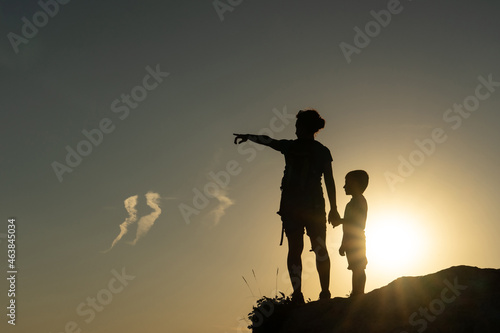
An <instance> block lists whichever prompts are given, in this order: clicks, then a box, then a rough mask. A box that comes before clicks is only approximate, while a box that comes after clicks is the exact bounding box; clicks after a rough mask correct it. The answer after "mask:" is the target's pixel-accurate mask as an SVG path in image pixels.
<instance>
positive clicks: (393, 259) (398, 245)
mask: <svg viewBox="0 0 500 333" xmlns="http://www.w3.org/2000/svg"><path fill="white" fill-rule="evenodd" d="M423 234H424V233H423V232H422V231H421V229H420V227H419V224H418V221H416V219H415V217H413V216H410V215H407V214H404V213H398V214H391V215H388V216H384V215H378V216H373V217H370V219H369V221H368V223H367V228H366V247H367V249H366V252H367V257H368V262H369V265H370V266H371V267H373V268H374V269H377V270H383V271H384V272H386V273H387V274H401V273H403V274H404V273H405V272H406V271H407V270H408V269H409V268H414V267H415V266H419V264H420V263H421V261H422V260H423V256H424V255H423V253H424V252H425V239H424V238H423V237H422V235H423Z"/></svg>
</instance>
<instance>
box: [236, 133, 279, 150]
mask: <svg viewBox="0 0 500 333" xmlns="http://www.w3.org/2000/svg"><path fill="white" fill-rule="evenodd" d="M233 135H235V138H234V144H240V143H243V142H245V141H247V140H250V141H253V142H255V143H258V144H261V145H264V146H268V147H271V148H273V149H275V150H278V151H280V143H279V140H275V139H273V138H271V137H269V136H267V135H254V134H236V133H233ZM238 139H240V141H239V142H238Z"/></svg>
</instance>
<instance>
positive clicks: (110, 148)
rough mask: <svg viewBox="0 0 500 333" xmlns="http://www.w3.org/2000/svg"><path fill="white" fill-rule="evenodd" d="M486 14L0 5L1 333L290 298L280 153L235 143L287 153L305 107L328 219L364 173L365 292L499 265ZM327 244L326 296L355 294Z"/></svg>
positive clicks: (230, 311) (449, 7) (90, 3)
mask: <svg viewBox="0 0 500 333" xmlns="http://www.w3.org/2000/svg"><path fill="white" fill-rule="evenodd" d="M44 8H45V9H44ZM499 10H500V5H499V3H498V2H497V1H493V0H489V1H486V0H479V1H472V0H469V1H466V0H443V1H431V0H413V1H411V0H402V1H401V2H399V1H395V0H391V1H378V0H377V1H355V2H354V1H346V0H344V1H284V0H277V1H263V0H259V1H245V0H232V1H229V0H220V1H208V0H203V1H201V0H197V1H148V0H145V1H118V0H108V1H96V0H87V1H77V0H73V1H67V0H66V1H63V0H59V1H58V2H55V1H51V0H45V1H44V0H42V1H41V2H37V1H27V0H16V1H13V0H2V1H0V15H1V16H0V35H1V36H2V37H1V41H0V73H1V75H0V87H1V92H2V98H1V99H0V126H1V130H0V139H1V140H0V149H1V154H0V179H1V183H0V188H1V192H0V211H1V219H2V223H1V227H0V228H1V229H0V248H1V251H2V253H3V254H2V255H1V256H0V257H1V258H2V261H1V264H0V267H1V268H2V270H3V271H4V273H5V276H7V277H9V276H11V274H8V273H7V271H9V268H8V266H7V265H8V262H7V255H8V252H7V250H8V245H9V242H8V239H7V234H8V232H9V230H15V236H16V239H15V246H16V252H15V269H16V271H17V273H15V274H14V275H15V281H16V283H15V296H14V297H11V296H8V290H9V288H10V283H9V280H7V279H3V280H2V282H0V289H1V293H0V294H1V300H2V301H1V303H2V304H3V306H2V308H3V309H4V310H3V311H5V314H3V315H2V318H3V319H2V322H1V323H0V327H1V330H2V332H34V331H36V332H47V333H56V332H57V333H59V332H89V333H91V332H92V333H101V332H106V333H115V332H138V331H141V332H186V333H187V332H200V331H203V332H207V333H215V332H245V331H246V326H247V325H248V324H249V323H248V321H245V318H246V316H247V314H248V313H249V312H250V311H251V310H252V305H254V304H255V302H256V300H257V299H259V298H260V297H262V296H264V295H265V296H273V295H275V294H276V292H277V291H282V292H284V293H285V294H290V293H291V291H292V288H291V284H290V281H289V277H288V273H287V271H286V253H287V247H286V240H285V243H284V245H283V246H281V247H280V246H279V241H280V232H281V221H280V219H279V216H278V215H277V214H276V211H277V210H278V206H279V198H280V189H279V186H280V182H281V177H282V175H283V168H284V158H283V156H282V155H281V154H280V153H278V152H276V151H273V150H272V149H269V148H263V147H257V146H256V145H255V144H251V143H246V144H244V145H241V146H235V145H234V143H233V135H232V134H233V133H254V134H267V135H270V136H272V137H274V138H276V139H293V138H295V134H294V132H295V127H294V124H295V120H294V117H295V115H296V113H297V112H298V110H301V109H304V108H315V109H317V110H318V112H319V113H320V114H321V116H322V117H323V118H324V119H325V120H326V126H325V128H324V129H323V130H321V131H320V132H319V133H318V134H317V136H316V140H318V141H320V142H321V143H323V144H324V145H326V146H327V147H328V148H329V149H330V151H331V153H332V156H333V164H332V165H333V170H334V178H335V182H336V189H337V191H336V192H337V197H338V198H337V205H338V207H339V211H340V213H341V215H343V210H344V207H345V205H346V204H347V202H348V201H349V200H350V198H349V197H348V196H346V195H345V193H344V191H343V189H342V186H343V184H344V177H345V174H346V173H347V172H349V171H351V170H354V169H364V170H366V171H367V172H368V174H369V175H370V184H369V186H368V188H367V190H366V192H365V197H366V199H367V202H368V206H369V210H368V219H367V227H366V236H367V257H368V266H367V270H366V273H367V286H366V291H367V292H369V291H371V290H373V289H377V288H380V287H382V286H384V285H386V284H388V283H389V282H391V281H393V280H394V279H396V278H398V277H401V276H418V275H425V274H430V273H434V272H436V271H439V270H442V269H445V268H448V267H450V266H455V265H470V266H477V267H482V268H499V267H500V259H499V257H498V253H499V252H500V243H499V242H498V236H499V232H500V226H499V224H498V216H499V214H500V206H499V205H498V203H497V198H498V194H497V191H498V188H499V187H500V176H499V174H498V167H499V166H500V154H499V152H500V148H499V147H500V146H499V145H498V142H499V141H500V132H499V131H498V126H499V122H500V114H499V109H500V69H499V63H498V59H500V46H499V42H498V33H499V32H500V21H499V20H498V12H499ZM47 13H48V14H47ZM35 23H36V25H35ZM325 194H326V193H325ZM9 219H15V222H14V223H13V224H14V225H15V228H13V227H9V226H8V225H9V224H10V223H9V222H8V220H9ZM9 228H10V229H9ZM341 237H342V232H341V228H335V229H333V228H332V227H331V226H328V230H327V244H328V249H329V252H330V257H331V288H330V290H331V292H332V296H333V297H345V296H346V295H347V294H348V293H349V292H350V290H351V285H350V279H351V276H350V271H348V270H347V269H346V268H347V262H346V259H345V258H344V257H340V256H339V255H338V247H339V246H340V241H341ZM305 244H306V249H305V251H304V254H303V264H304V271H303V291H304V296H305V298H306V299H308V298H310V299H311V300H316V299H317V298H318V294H319V291H320V287H319V280H318V275H317V273H316V271H315V267H314V258H313V254H312V253H310V252H309V251H307V249H308V244H309V243H308V241H306V243H305ZM12 299H14V300H15V305H16V308H15V314H16V317H15V325H12V324H9V323H8V320H10V318H9V317H8V316H6V315H7V314H8V313H7V311H10V310H8V309H6V307H7V306H8V305H9V304H10V303H9V302H11V300H12Z"/></svg>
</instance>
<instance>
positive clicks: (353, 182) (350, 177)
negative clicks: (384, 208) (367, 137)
mask: <svg viewBox="0 0 500 333" xmlns="http://www.w3.org/2000/svg"><path fill="white" fill-rule="evenodd" d="M367 186H368V174H367V173H366V172H365V171H363V170H354V171H351V172H349V173H348V174H347V175H346V176H345V185H344V189H345V194H347V195H352V199H351V201H349V203H348V204H347V205H346V207H345V213H344V218H343V219H342V220H341V221H342V222H341V223H342V230H343V232H344V235H343V237H342V245H341V246H340V249H339V253H340V255H341V256H344V255H345V256H346V257H347V263H348V265H349V266H348V267H347V269H350V270H352V293H351V296H352V297H355V296H359V295H363V294H364V293H365V283H366V273H365V269H366V264H367V263H368V260H367V259H366V239H365V226H366V215H367V212H368V205H367V203H366V199H365V197H364V196H363V192H364V191H365V189H366V187H367Z"/></svg>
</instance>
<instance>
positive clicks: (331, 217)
mask: <svg viewBox="0 0 500 333" xmlns="http://www.w3.org/2000/svg"><path fill="white" fill-rule="evenodd" d="M324 176H325V186H326V192H327V193H328V200H329V201H330V213H329V214H328V222H330V223H331V224H332V225H333V227H334V228H335V227H336V226H338V225H339V224H341V223H342V219H341V218H340V214H339V212H338V210H337V194H336V193H335V180H334V179H333V170H332V163H331V162H327V163H326V165H325V173H324Z"/></svg>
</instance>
